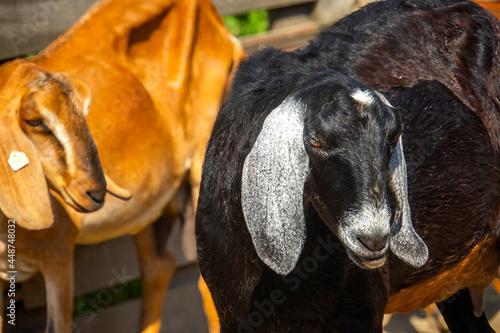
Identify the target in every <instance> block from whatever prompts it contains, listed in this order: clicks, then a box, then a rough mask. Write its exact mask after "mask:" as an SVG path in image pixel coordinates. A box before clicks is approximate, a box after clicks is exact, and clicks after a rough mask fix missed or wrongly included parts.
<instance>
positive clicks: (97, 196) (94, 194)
mask: <svg viewBox="0 0 500 333" xmlns="http://www.w3.org/2000/svg"><path fill="white" fill-rule="evenodd" d="M87 195H88V196H89V197H90V198H92V200H94V201H95V202H96V203H98V204H102V203H103V202H104V196H105V195H106V188H105V187H100V188H98V189H95V190H92V191H87Z"/></svg>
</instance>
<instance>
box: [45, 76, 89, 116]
mask: <svg viewBox="0 0 500 333" xmlns="http://www.w3.org/2000/svg"><path fill="white" fill-rule="evenodd" d="M53 77H54V79H56V80H58V81H60V82H64V83H65V84H67V85H68V86H69V87H70V88H71V101H72V102H73V103H74V104H75V105H76V106H77V108H78V111H80V112H81V113H82V115H83V116H84V117H86V116H87V114H88V113H89V110H90V102H91V96H92V94H91V91H90V88H89V87H88V86H87V84H86V83H85V82H83V81H82V80H80V79H78V78H76V77H73V76H72V77H69V76H67V75H66V74H65V73H55V74H54V75H53Z"/></svg>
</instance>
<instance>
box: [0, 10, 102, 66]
mask: <svg viewBox="0 0 500 333" xmlns="http://www.w3.org/2000/svg"><path fill="white" fill-rule="evenodd" d="M97 1H98V0H1V1H0V59H10V58H14V57H18V56H23V55H25V54H28V53H31V52H38V51H40V50H43V49H44V48H45V47H46V46H47V45H49V44H50V43H51V42H52V41H53V40H54V39H56V38H57V37H58V36H59V35H61V34H62V33H63V32H64V31H66V30H67V29H68V28H69V27H70V26H71V25H72V24H73V23H74V22H76V21H77V20H78V19H79V18H80V17H81V16H82V15H83V13H84V12H85V11H86V10H87V9H88V8H89V7H90V6H91V5H92V4H94V3H95V2H97Z"/></svg>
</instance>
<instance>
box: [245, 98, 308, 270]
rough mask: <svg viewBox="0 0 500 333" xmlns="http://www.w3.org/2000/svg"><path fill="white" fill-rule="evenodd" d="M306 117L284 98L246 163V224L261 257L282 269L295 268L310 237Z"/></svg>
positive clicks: (288, 99)
mask: <svg viewBox="0 0 500 333" xmlns="http://www.w3.org/2000/svg"><path fill="white" fill-rule="evenodd" d="M303 119H304V116H303V108H302V106H301V104H300V103H299V102H297V101H296V100H294V99H293V97H288V98H287V99H285V100H284V101H283V103H281V104H280V105H279V106H278V107H277V108H276V109H274V110H273V111H272V112H271V113H270V114H269V115H268V116H267V118H266V120H265V121H264V125H263V126H262V130H261V132H260V134H259V136H258V137H257V140H256V142H255V144H254V146H253V148H252V150H251V151H250V153H249V154H248V156H247V157H246V159H245V163H244V165H243V174H242V186H241V203H242V208H243V215H244V217H245V221H246V224H247V227H248V230H249V231H250V235H251V237H252V241H253V244H254V246H255V249H256V251H257V254H258V255H259V257H260V258H261V259H262V261H263V262H264V263H265V264H266V265H268V266H269V267H270V268H271V269H272V270H274V271H275V272H276V273H278V274H281V275H286V274H288V273H290V272H291V271H292V270H293V268H294V267H295V265H296V264H297V261H298V259H299V257H300V254H301V253H302V248H303V246H304V242H305V238H306V227H305V217H304V205H303V195H304V184H305V181H306V175H307V167H308V156H307V153H306V151H305V147H304V142H303V131H304V120H303Z"/></svg>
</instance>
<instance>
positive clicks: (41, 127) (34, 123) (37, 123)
mask: <svg viewBox="0 0 500 333" xmlns="http://www.w3.org/2000/svg"><path fill="white" fill-rule="evenodd" d="M25 122H26V124H28V126H30V127H32V128H33V129H36V130H38V131H40V132H50V130H49V129H48V127H47V126H45V124H44V123H43V121H42V119H40V118H37V119H30V120H25Z"/></svg>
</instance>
